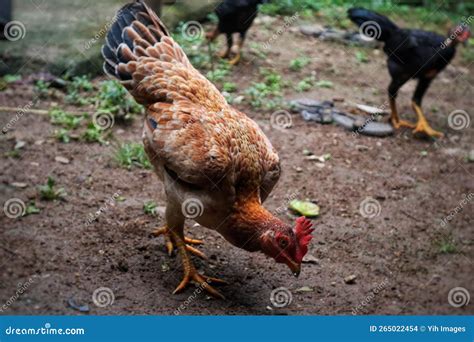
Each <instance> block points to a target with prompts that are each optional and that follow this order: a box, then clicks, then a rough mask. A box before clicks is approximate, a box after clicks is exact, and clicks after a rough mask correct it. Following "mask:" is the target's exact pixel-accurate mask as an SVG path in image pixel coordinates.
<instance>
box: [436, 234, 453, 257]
mask: <svg viewBox="0 0 474 342" xmlns="http://www.w3.org/2000/svg"><path fill="white" fill-rule="evenodd" d="M437 244H438V251H439V252H440V253H441V254H453V253H456V252H457V251H458V249H457V247H456V241H455V240H454V239H453V238H452V237H451V236H447V237H446V236H445V237H443V238H441V239H440V240H439V241H438V243H437Z"/></svg>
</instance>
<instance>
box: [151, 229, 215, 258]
mask: <svg viewBox="0 0 474 342" xmlns="http://www.w3.org/2000/svg"><path fill="white" fill-rule="evenodd" d="M153 234H154V235H155V236H160V235H164V237H165V241H166V249H167V250H168V255H170V256H171V254H173V250H174V244H173V241H172V240H171V237H170V231H169V229H168V226H163V227H160V228H156V229H155V230H154V231H153ZM184 242H185V243H186V249H187V250H188V251H189V252H191V253H193V254H194V255H197V256H198V257H200V258H203V259H207V257H206V255H205V254H204V253H203V252H201V251H200V250H198V249H196V248H194V247H193V246H190V245H200V244H202V243H203V241H202V240H198V239H191V238H189V237H185V238H184Z"/></svg>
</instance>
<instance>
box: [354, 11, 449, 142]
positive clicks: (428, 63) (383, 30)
mask: <svg viewBox="0 0 474 342" xmlns="http://www.w3.org/2000/svg"><path fill="white" fill-rule="evenodd" d="M348 15H349V18H350V19H351V20H352V21H353V22H354V23H356V24H357V25H359V26H361V29H362V31H363V27H364V25H367V26H366V27H369V26H372V28H373V33H375V35H376V36H375V37H374V38H376V39H377V40H380V41H383V42H384V43H385V45H384V52H385V53H386V55H387V56H388V59H387V66H388V70H389V73H390V76H391V78H392V81H391V83H390V85H389V88H388V92H389V99H390V106H391V109H392V116H391V121H392V124H393V125H394V126H395V128H399V127H401V126H405V127H411V128H415V130H414V132H415V133H421V134H424V135H427V136H431V137H440V136H442V134H441V133H439V132H437V131H435V130H433V129H432V128H431V127H430V126H429V125H428V123H427V121H426V119H425V117H424V114H423V112H422V110H421V102H422V100H423V96H424V95H425V93H426V91H427V90H428V88H429V86H430V84H431V82H432V80H433V79H434V78H435V77H436V76H437V75H438V73H439V72H441V71H442V70H443V69H444V68H445V67H446V66H447V65H448V64H449V63H450V62H451V60H452V59H453V57H454V55H455V53H456V40H447V38H446V37H443V36H441V35H438V34H436V33H434V32H428V31H423V30H411V29H402V28H399V27H398V26H397V25H395V24H394V23H393V22H392V21H390V20H389V19H388V18H387V17H385V16H383V15H381V14H378V13H375V12H372V11H369V10H366V9H364V8H352V9H350V10H349V12H348ZM413 78H414V79H418V85H417V88H416V90H415V93H414V94H413V108H414V110H415V112H416V113H417V115H418V123H417V125H412V124H410V123H408V122H406V121H404V120H400V119H399V117H398V112H397V109H396V105H395V99H396V97H397V93H398V90H399V89H400V88H401V87H402V86H403V85H404V84H405V83H406V82H407V81H408V80H410V79H413Z"/></svg>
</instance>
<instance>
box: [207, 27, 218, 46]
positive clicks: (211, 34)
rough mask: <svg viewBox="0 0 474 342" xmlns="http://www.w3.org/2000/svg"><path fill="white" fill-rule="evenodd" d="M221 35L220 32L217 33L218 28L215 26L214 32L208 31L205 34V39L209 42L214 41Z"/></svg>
mask: <svg viewBox="0 0 474 342" xmlns="http://www.w3.org/2000/svg"><path fill="white" fill-rule="evenodd" d="M220 34H221V32H220V31H219V27H218V26H216V27H215V28H214V30H212V31H209V32H207V33H206V38H207V40H209V41H210V42H212V41H214V40H215V39H216V38H217V37H218V36H219V35H220Z"/></svg>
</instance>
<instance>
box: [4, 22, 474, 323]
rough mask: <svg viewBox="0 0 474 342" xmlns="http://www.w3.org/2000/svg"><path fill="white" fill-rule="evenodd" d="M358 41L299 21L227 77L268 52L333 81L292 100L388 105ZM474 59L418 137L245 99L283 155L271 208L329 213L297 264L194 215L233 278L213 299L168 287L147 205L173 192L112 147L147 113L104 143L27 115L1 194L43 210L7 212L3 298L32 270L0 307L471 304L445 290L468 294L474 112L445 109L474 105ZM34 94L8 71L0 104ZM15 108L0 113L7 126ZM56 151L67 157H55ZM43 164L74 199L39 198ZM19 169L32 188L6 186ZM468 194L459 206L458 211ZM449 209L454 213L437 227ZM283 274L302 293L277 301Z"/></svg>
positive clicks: (378, 65)
mask: <svg viewBox="0 0 474 342" xmlns="http://www.w3.org/2000/svg"><path fill="white" fill-rule="evenodd" d="M280 23H281V24H283V22H282V21H281V22H280ZM271 34H272V33H271V32H270V31H268V30H267V31H266V30H259V26H255V27H253V28H252V30H251V32H250V33H249V37H248V42H249V43H250V42H253V43H256V44H262V43H264V42H267V41H268V39H269V38H270V37H271ZM356 50H357V49H356V48H353V47H348V46H345V45H341V44H336V43H330V42H321V41H319V40H316V39H310V38H308V37H305V36H302V35H301V34H299V33H298V32H296V30H295V28H291V29H290V30H288V31H285V32H284V33H283V34H282V36H281V37H280V38H279V39H278V41H277V42H276V43H275V44H274V45H273V46H272V48H271V49H270V52H269V54H268V58H267V59H266V60H265V59H261V58H256V57H255V54H253V53H252V51H253V48H252V47H251V44H248V45H247V46H246V47H245V49H244V51H245V56H244V63H241V64H240V65H238V66H237V67H235V68H234V70H233V72H232V75H231V76H230V77H229V80H231V81H233V82H235V83H237V85H238V87H239V91H242V92H243V90H244V89H245V88H247V87H248V86H249V85H250V83H251V82H252V81H254V80H255V78H256V75H257V74H258V68H259V67H262V66H265V67H270V68H274V69H275V70H277V71H278V72H280V73H281V74H282V75H283V77H284V78H285V79H287V80H290V81H292V82H296V81H297V80H299V79H301V78H303V77H304V76H308V74H309V73H310V72H311V71H315V72H316V77H317V78H318V79H324V80H329V81H331V82H333V84H334V87H333V88H332V89H327V88H318V87H314V88H313V89H312V90H310V91H309V92H306V93H302V94H300V93H297V92H296V91H294V90H292V89H291V88H288V89H286V90H285V98H286V99H294V98H300V97H305V98H313V99H319V100H325V99H329V100H330V99H333V98H342V99H344V102H342V103H341V102H338V103H337V106H338V107H340V108H341V109H344V108H347V107H348V106H349V104H350V103H353V102H357V103H366V104H372V105H381V104H383V103H384V102H385V101H386V91H385V89H386V88H387V85H388V82H389V76H388V73H387V72H386V66H385V57H384V56H383V53H381V51H379V50H365V51H366V53H367V54H368V56H369V60H370V61H369V63H360V62H358V61H357V59H356V58H355V51H356ZM300 55H306V56H308V57H311V63H310V64H309V66H307V67H305V68H304V69H303V71H301V72H299V73H298V72H290V71H289V70H288V64H289V61H290V60H291V59H293V58H295V57H297V56H300ZM472 71H473V67H472V66H471V65H466V64H463V63H461V61H460V59H459V57H458V58H457V59H455V61H454V62H453V63H452V65H451V66H449V67H448V68H447V70H445V71H444V72H443V73H442V74H441V75H439V77H438V79H437V80H436V81H435V82H434V83H433V85H432V87H431V88H430V90H429V91H428V94H427V95H426V97H425V102H424V108H425V110H426V112H427V115H428V118H429V121H430V123H431V124H432V126H433V127H434V128H436V129H438V130H441V131H443V132H445V133H446V137H445V138H444V139H442V140H441V141H439V142H437V143H434V142H432V141H424V140H417V139H414V138H413V137H412V135H411V132H409V131H401V132H399V133H397V134H396V135H395V136H393V137H388V138H371V137H366V136H354V135H353V134H352V133H351V132H347V131H344V130H343V129H342V128H340V127H337V126H335V125H325V126H321V125H318V124H315V123H311V124H310V123H307V122H304V121H303V119H302V118H301V117H300V115H299V114H297V113H295V114H292V127H290V128H288V129H285V130H283V131H282V130H278V129H275V128H272V126H271V125H270V114H271V111H270V112H269V111H256V110H254V109H252V108H251V107H250V106H249V105H248V104H246V103H243V104H241V105H238V106H237V107H238V108H239V109H241V110H242V111H244V112H245V113H247V114H248V115H249V116H250V117H252V118H253V119H255V120H256V121H257V122H258V124H259V125H260V126H261V127H262V128H263V129H264V132H265V133H266V134H267V135H268V137H269V138H270V140H271V141H272V143H273V144H274V146H275V147H276V149H277V150H278V152H279V155H280V159H281V161H282V168H283V175H282V177H281V179H280V182H279V183H278V185H277V187H276V188H275V189H274V191H273V193H272V194H271V196H270V197H269V198H268V200H267V202H266V206H267V207H268V208H269V209H270V210H276V211H279V212H280V214H279V216H280V217H282V218H283V219H284V220H285V221H287V222H288V223H290V222H292V221H293V220H294V216H293V215H292V214H290V213H289V212H286V211H285V210H281V208H286V207H287V202H288V198H293V197H297V198H299V199H310V200H313V201H316V202H317V203H318V204H319V205H320V207H321V214H320V216H319V217H318V218H317V219H315V220H314V226H315V228H316V229H315V231H314V233H313V234H314V239H313V242H312V244H311V246H310V250H309V254H311V255H312V256H313V257H314V258H313V259H315V260H313V262H312V263H306V264H304V265H303V269H302V274H301V275H300V277H299V278H294V277H293V276H292V275H291V274H290V272H289V270H288V269H287V267H286V266H284V265H277V264H275V263H274V261H272V260H270V259H267V258H266V257H265V256H264V255H262V254H255V253H254V254H251V253H248V252H245V251H242V250H239V249H237V248H235V247H233V246H231V245H230V244H229V243H227V242H226V241H225V240H224V239H223V238H222V237H220V236H219V235H218V234H217V233H214V232H212V231H209V230H207V229H206V228H203V227H199V226H193V225H194V222H192V221H190V222H188V229H187V231H188V233H189V235H191V236H193V237H196V238H203V239H205V244H204V245H203V246H202V247H199V248H200V249H201V250H202V251H203V252H205V253H206V254H207V255H208V256H209V261H201V260H198V259H195V262H196V265H197V266H198V268H200V269H201V270H203V271H205V272H206V274H210V275H215V276H219V277H221V278H223V279H226V280H227V281H228V282H229V285H225V286H222V287H220V290H221V291H222V293H223V294H224V295H225V296H226V299H225V300H215V299H211V298H209V297H208V296H207V295H206V294H204V293H202V292H201V291H197V290H196V289H193V287H190V288H188V289H187V290H186V291H184V292H183V293H181V294H178V295H172V294H171V292H172V291H173V289H174V288H175V287H176V286H177V284H178V283H179V281H180V279H181V274H182V273H181V265H180V262H179V258H177V257H176V256H174V257H172V258H170V257H168V255H167V254H166V252H165V246H164V241H163V239H162V238H156V237H154V236H152V235H151V231H152V230H153V229H154V228H155V227H156V226H158V225H161V224H163V219H162V218H161V217H158V218H153V217H151V216H149V215H146V214H144V212H143V203H144V202H145V201H148V200H154V201H156V202H157V204H158V205H159V206H161V207H164V206H165V205H166V201H165V197H164V192H163V187H162V184H161V183H160V182H159V181H158V179H157V177H156V176H155V175H154V174H153V172H152V171H151V170H142V169H136V168H133V169H131V170H130V171H127V170H125V169H123V168H120V167H119V166H118V165H117V164H116V163H115V162H114V160H113V152H114V149H115V146H116V144H117V143H118V142H121V141H135V142H140V141H141V140H140V139H141V128H142V122H141V120H140V119H138V118H137V119H135V120H134V121H133V123H132V124H131V125H121V124H119V123H117V124H115V125H114V127H113V128H112V130H113V135H114V139H112V140H111V143H110V144H108V145H102V144H98V143H95V144H87V143H83V142H71V143H69V144H60V143H57V142H56V141H55V140H54V139H53V138H52V137H51V135H52V131H53V129H54V128H53V126H51V124H50V123H49V119H48V118H47V117H45V116H41V115H35V114H25V115H24V116H23V117H21V119H20V120H19V121H18V122H17V123H16V124H15V126H14V129H13V130H11V131H9V132H8V133H7V134H6V135H2V137H1V138H0V139H1V141H2V144H1V145H0V154H1V156H2V157H1V159H0V160H1V165H2V167H1V168H2V174H1V176H0V187H1V192H0V200H1V203H4V202H5V201H6V200H8V199H10V198H20V199H22V200H23V201H25V202H26V201H28V199H36V203H37V206H38V207H39V208H40V209H41V212H40V213H39V214H37V215H28V216H25V217H22V218H19V219H10V218H7V217H6V216H5V215H3V214H2V216H1V218H0V220H1V222H0V227H1V228H0V246H1V248H0V265H1V266H0V304H3V303H7V302H8V301H9V299H10V298H11V297H13V296H15V295H16V293H17V290H18V288H19V287H20V288H21V286H22V284H23V285H24V284H25V283H26V284H27V286H26V285H25V286H26V287H27V288H26V290H25V291H24V293H22V294H21V295H19V296H17V297H18V298H15V299H16V300H14V301H13V303H12V304H11V305H8V306H7V307H6V309H4V311H3V313H2V314H35V315H39V314H48V315H50V314H67V315H75V314H83V313H81V312H80V311H78V310H76V309H73V308H71V306H70V305H68V304H67V302H68V300H71V299H72V300H73V301H74V302H76V303H78V304H81V305H85V304H87V305H88V306H89V312H88V313H89V314H97V315H111V314H117V315H125V314H174V313H175V311H176V310H177V309H178V308H179V307H180V306H181V307H182V309H181V311H180V313H181V314H192V315H209V314H213V315H220V314H231V315H235V314H244V315H247V314H257V315H262V314H264V315H265V314H267V315H272V314H283V315H287V314H288V315H298V314H303V315H307V314H316V315H329V314H353V313H356V314H454V315H458V314H474V305H473V303H472V300H471V303H470V304H469V305H467V306H464V307H461V308H456V307H453V306H451V305H450V304H449V302H448V293H449V291H450V290H451V289H452V288H455V287H463V288H466V289H467V290H468V291H469V292H470V293H471V294H474V287H473V285H472V284H473V283H474V282H473V280H474V276H473V275H474V272H473V258H474V249H473V243H474V229H473V222H474V220H473V215H472V213H473V210H472V205H473V204H472V203H470V202H469V201H468V202H467V203H465V202H463V199H465V198H466V196H468V195H469V194H471V193H473V192H474V182H473V180H474V179H473V174H474V163H468V161H467V158H466V157H467V155H468V154H469V151H470V150H471V149H473V137H474V135H473V127H472V126H473V125H472V124H471V127H469V128H465V129H463V130H459V131H455V130H453V129H451V128H449V127H448V123H447V116H448V114H449V113H450V112H452V111H453V110H457V109H465V110H468V111H470V110H471V109H472V108H473V107H474V98H473V96H472V95H473V94H474V92H473V86H472V84H473V81H474V79H473V75H472ZM413 90H414V84H413V83H410V84H407V85H406V86H405V87H404V88H403V89H402V90H401V92H400V96H399V105H400V109H401V113H403V114H404V116H405V117H406V118H409V119H412V120H414V119H415V116H414V114H413V113H412V111H411V108H410V106H409V103H410V101H409V100H410V97H411V94H412V91H413ZM31 96H32V86H29V85H26V86H25V85H14V86H13V88H11V89H8V90H7V91H3V92H0V103H1V104H2V105H5V106H11V107H16V106H21V105H24V104H25V103H27V102H28V101H29V100H30V99H31ZM51 101H53V102H54V101H57V100H55V99H48V100H43V101H41V102H40V103H38V104H37V106H36V107H38V108H46V109H47V108H49V106H50V102H51ZM66 108H68V107H66ZM68 109H72V108H68ZM433 109H436V111H434V110H433ZM12 116H13V113H8V114H7V113H2V114H1V120H0V124H1V126H2V127H3V126H4V125H5V124H6V123H7V122H8V121H9V120H10V119H11V117H12ZM471 116H472V113H471ZM18 140H20V141H25V142H26V146H24V147H23V149H22V151H21V156H20V158H19V159H16V158H12V157H11V156H6V154H7V153H8V152H9V151H11V150H12V149H13V147H14V146H15V143H16V141H18ZM305 149H306V150H309V151H311V152H312V153H314V154H315V155H322V154H327V153H329V154H330V155H331V158H330V159H329V160H327V161H326V162H325V163H319V162H315V161H311V160H307V159H306V156H305V154H304V153H303V151H304V150H305ZM57 156H62V157H65V158H68V159H69V160H70V163H69V164H61V163H59V162H57V161H55V157H57ZM48 175H53V176H54V178H55V179H56V180H57V183H58V184H59V185H60V186H62V187H64V188H65V190H66V192H67V194H68V195H67V197H66V200H65V201H53V202H47V201H42V200H39V199H38V198H37V191H36V187H37V185H40V184H44V183H45V182H46V179H47V177H48ZM14 182H23V183H27V187H26V188H24V189H18V188H15V187H12V186H11V184H12V183H14ZM117 192H119V193H120V195H121V196H123V198H124V199H125V200H124V201H121V202H116V203H115V204H114V205H113V206H108V207H107V209H106V210H105V211H104V212H103V213H102V214H101V215H100V216H99V217H98V220H97V221H95V222H93V223H92V224H90V225H87V224H86V220H87V218H88V215H89V214H90V213H94V212H96V211H97V210H99V208H100V207H103V206H104V204H105V203H106V201H107V200H108V199H109V198H110V197H112V196H113V195H114V194H115V193H117ZM368 197H372V198H374V199H375V200H376V201H377V202H378V203H379V204H380V209H381V210H380V213H379V215H377V216H376V217H373V218H364V217H362V216H361V213H360V211H359V207H360V204H361V202H362V201H364V200H365V199H366V198H368ZM463 203H464V204H463ZM459 207H461V208H462V210H460V211H459V210H456V208H459ZM454 210H456V211H459V212H458V213H457V214H456V215H454V216H452V219H451V220H450V221H449V222H447V224H446V225H442V224H441V221H442V220H443V218H445V217H446V216H447V215H449V213H450V212H452V211H454ZM189 227H190V228H189ZM446 244H449V245H450V246H451V245H452V247H453V250H452V253H442V251H441V249H442V246H445V245H446ZM351 275H355V276H356V279H355V281H354V282H352V283H351V284H348V283H346V282H345V281H344V279H345V278H346V277H349V276H351ZM101 287H107V288H110V289H111V290H112V291H113V294H114V298H115V299H114V302H113V304H111V305H108V306H106V307H99V306H97V305H95V304H94V303H93V301H92V294H93V292H94V290H96V289H98V288H101ZM279 287H285V288H287V289H289V290H290V291H291V293H292V297H293V300H292V302H291V304H289V305H288V306H286V307H283V308H276V307H274V306H273V305H272V303H271V301H270V296H271V293H272V290H274V289H276V288H279ZM303 287H308V288H306V289H305V288H303ZM301 288H303V289H301ZM298 289H299V291H298ZM0 308H1V307H0Z"/></svg>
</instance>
